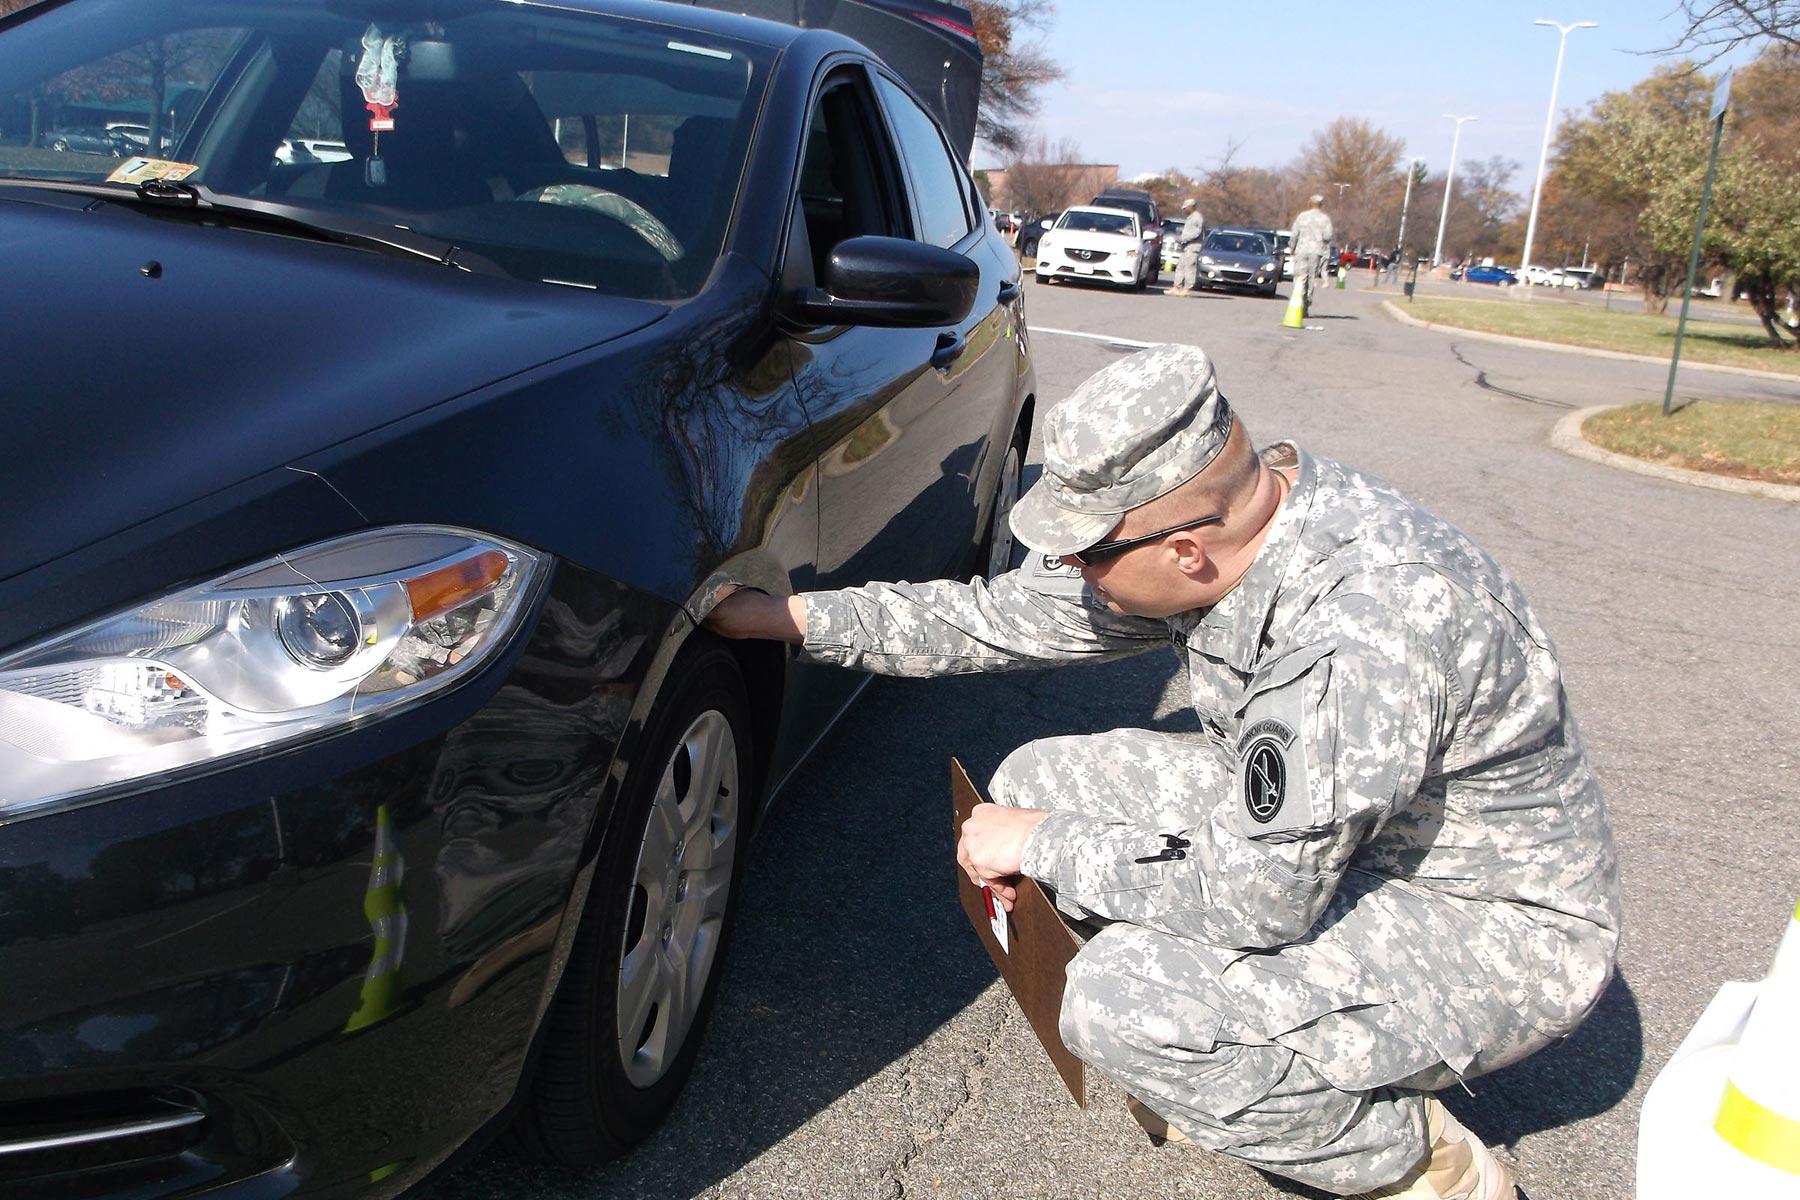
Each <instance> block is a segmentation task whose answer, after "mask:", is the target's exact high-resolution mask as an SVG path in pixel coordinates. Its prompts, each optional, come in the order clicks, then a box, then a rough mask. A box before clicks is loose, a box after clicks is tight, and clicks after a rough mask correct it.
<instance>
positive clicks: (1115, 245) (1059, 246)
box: [1034, 206, 1155, 291]
mask: <svg viewBox="0 0 1800 1200" xmlns="http://www.w3.org/2000/svg"><path fill="white" fill-rule="evenodd" d="M1150 245H1151V243H1149V242H1148V241H1146V240H1145V238H1144V235H1143V227H1142V226H1140V225H1139V224H1138V217H1137V214H1136V213H1134V212H1129V211H1127V210H1125V209H1122V208H1100V207H1096V206H1080V207H1076V208H1070V209H1065V210H1064V211H1063V214H1062V216H1060V217H1058V218H1057V220H1056V225H1055V226H1054V227H1053V228H1051V229H1050V230H1049V231H1048V232H1047V233H1045V234H1043V235H1042V236H1041V237H1039V239H1038V247H1037V250H1038V252H1037V266H1036V268H1035V275H1034V278H1036V280H1037V281H1038V282H1039V283H1052V282H1054V281H1056V280H1058V279H1087V280H1094V281H1096V282H1099V283H1109V284H1112V285H1113V286H1115V287H1122V288H1129V289H1131V290H1132V291H1142V290H1143V288H1144V285H1145V284H1147V283H1148V282H1149V281H1150V279H1151V278H1152V277H1153V276H1154V273H1155V267H1153V266H1150V265H1149V264H1148V263H1147V262H1146V261H1145V255H1146V254H1147V253H1149V252H1150V251H1149V250H1147V249H1146V247H1148V246H1150Z"/></svg>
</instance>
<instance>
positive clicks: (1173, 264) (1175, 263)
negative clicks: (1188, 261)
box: [1158, 217, 1182, 272]
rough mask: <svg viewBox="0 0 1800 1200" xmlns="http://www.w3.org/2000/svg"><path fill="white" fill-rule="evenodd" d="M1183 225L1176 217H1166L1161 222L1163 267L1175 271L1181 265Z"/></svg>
mask: <svg viewBox="0 0 1800 1200" xmlns="http://www.w3.org/2000/svg"><path fill="white" fill-rule="evenodd" d="M1181 226H1182V222H1180V221H1177V220H1176V219H1175V218H1174V217H1164V218H1163V219H1162V221H1161V222H1160V224H1159V230H1158V232H1159V235H1160V238H1161V242H1162V245H1161V261H1162V269H1163V270H1165V271H1171V272H1172V271H1175V270H1177V269H1179V268H1180V266H1181Z"/></svg>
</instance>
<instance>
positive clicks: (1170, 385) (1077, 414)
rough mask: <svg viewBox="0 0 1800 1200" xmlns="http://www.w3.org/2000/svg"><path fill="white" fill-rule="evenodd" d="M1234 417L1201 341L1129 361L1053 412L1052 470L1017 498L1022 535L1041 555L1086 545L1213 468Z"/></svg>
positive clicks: (1016, 529) (1047, 441)
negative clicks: (1135, 511) (1128, 515)
mask: <svg viewBox="0 0 1800 1200" xmlns="http://www.w3.org/2000/svg"><path fill="white" fill-rule="evenodd" d="M1231 420H1232V418H1231V406H1230V405H1229V404H1227V403H1226V402H1225V397H1224V396H1221V395H1220V394H1219V389H1218V386H1217V384H1216V383H1215V382H1214V379H1213V366H1212V362H1211V360H1209V359H1208V358H1207V357H1206V353H1205V352H1204V351H1202V350H1201V349H1200V348H1199V347H1198V346H1181V345H1165V346H1152V347H1151V348H1150V349H1148V350H1141V351H1139V352H1138V353H1136V354H1133V355H1132V356H1131V357H1129V358H1124V359H1120V360H1119V361H1118V362H1116V363H1113V364H1112V365H1111V366H1109V367H1106V368H1105V369H1103V370H1101V371H1099V372H1097V373H1096V374H1094V375H1093V376H1091V377H1089V378H1088V379H1087V380H1086V381H1085V382H1084V383H1082V384H1081V386H1079V387H1077V388H1076V389H1075V390H1074V391H1073V392H1071V393H1070V394H1069V396H1068V398H1067V399H1066V400H1064V401H1063V402H1062V403H1060V404H1058V405H1057V406H1056V407H1055V408H1053V409H1051V410H1050V414H1049V416H1047V417H1046V418H1045V419H1044V473H1043V475H1042V476H1040V477H1039V479H1038V481H1037V483H1035V484H1034V485H1032V488H1031V490H1030V491H1028V492H1026V493H1025V495H1023V496H1022V497H1020V498H1019V502H1018V503H1017V504H1016V505H1014V506H1013V510H1012V515H1011V523H1012V530H1013V533H1014V535H1016V536H1017V537H1018V539H1019V540H1020V541H1021V542H1024V543H1025V544H1026V545H1027V546H1029V547H1031V548H1032V549H1033V550H1036V551H1037V552H1038V553H1040V554H1072V553H1074V552H1075V551H1077V550H1085V549H1087V548H1088V547H1089V546H1092V545H1093V544H1094V543H1095V542H1098V541H1101V540H1103V539H1104V538H1105V537H1106V535H1107V534H1108V533H1111V532H1112V530H1113V528H1114V527H1115V526H1117V525H1118V523H1119V521H1120V519H1121V518H1123V517H1124V515H1125V513H1126V512H1128V511H1129V510H1131V509H1134V508H1137V507H1138V506H1139V505H1142V504H1148V503H1149V502H1150V501H1152V500H1154V499H1156V498H1157V497H1158V496H1161V495H1164V494H1165V493H1167V492H1170V491H1173V490H1174V489H1175V488H1177V487H1179V486H1180V485H1181V484H1183V483H1186V482H1187V481H1188V480H1190V479H1192V478H1193V477H1194V476H1196V475H1198V474H1199V473H1200V472H1201V471H1203V470H1205V469H1206V467H1207V465H1208V464H1209V463H1211V462H1212V460H1213V459H1215V458H1217V457H1218V456H1219V451H1221V450H1223V449H1224V448H1225V439H1226V438H1227V437H1229V436H1230V434H1231Z"/></svg>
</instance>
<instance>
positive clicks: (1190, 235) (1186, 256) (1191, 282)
mask: <svg viewBox="0 0 1800 1200" xmlns="http://www.w3.org/2000/svg"><path fill="white" fill-rule="evenodd" d="M1205 239H1206V218H1205V217H1203V216H1201V215H1200V210H1199V209H1197V208H1196V209H1192V210H1191V211H1189V213H1188V215H1187V217H1186V218H1185V219H1184V220H1183V221H1182V222H1181V232H1180V233H1179V234H1177V235H1176V237H1175V245H1176V246H1177V247H1179V248H1180V256H1179V257H1178V258H1177V259H1176V263H1175V288H1176V290H1177V291H1182V292H1190V291H1193V290H1194V288H1196V287H1198V286H1200V244H1201V242H1203V241H1204V240H1205Z"/></svg>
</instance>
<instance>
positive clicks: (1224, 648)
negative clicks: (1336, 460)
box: [1178, 442, 1318, 675]
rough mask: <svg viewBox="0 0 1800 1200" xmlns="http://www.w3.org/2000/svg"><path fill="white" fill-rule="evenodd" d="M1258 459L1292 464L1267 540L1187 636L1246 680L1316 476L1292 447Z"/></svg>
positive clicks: (1275, 448)
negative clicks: (1239, 577) (1290, 481)
mask: <svg viewBox="0 0 1800 1200" xmlns="http://www.w3.org/2000/svg"><path fill="white" fill-rule="evenodd" d="M1262 458H1263V461H1264V462H1265V463H1267V464H1269V465H1270V466H1272V467H1274V466H1284V465H1287V464H1293V465H1294V470H1293V475H1294V482H1293V485H1292V486H1291V487H1289V488H1288V494H1287V496H1286V498H1285V499H1283V500H1282V502H1281V507H1280V508H1279V509H1277V510H1276V512H1275V523H1274V525H1273V526H1271V527H1270V529H1269V536H1268V537H1267V538H1265V539H1263V544H1262V548H1261V549H1260V550H1258V551H1257V552H1256V559H1255V561H1253V562H1252V563H1251V564H1250V569H1249V570H1248V571H1246V572H1245V573H1244V578H1243V579H1242V580H1240V581H1239V582H1238V585H1237V586H1236V587H1235V588H1233V589H1231V593H1230V594H1229V595H1227V596H1226V597H1225V598H1224V599H1223V600H1221V601H1219V602H1218V603H1217V604H1215V605H1213V606H1212V607H1211V608H1208V609H1204V610H1202V611H1201V612H1200V614H1199V619H1198V620H1197V621H1195V623H1194V625H1193V629H1192V632H1190V633H1189V634H1188V645H1190V646H1194V647H1197V648H1198V649H1199V650H1201V651H1202V652H1203V653H1205V654H1207V655H1208V656H1210V657H1212V658H1217V659H1221V660H1223V661H1224V662H1226V663H1228V664H1229V665H1230V666H1231V667H1233V668H1234V669H1236V670H1238V671H1240V672H1242V673H1244V674H1246V675H1247V674H1250V673H1251V672H1252V671H1254V670H1255V669H1256V660H1257V657H1258V656H1259V655H1260V653H1261V651H1262V637H1263V631H1264V630H1265V629H1266V628H1268V624H1269V615H1270V612H1271V610H1272V609H1273V608H1274V607H1275V597H1276V596H1277V594H1279V592H1280V590H1281V584H1282V581H1283V580H1284V579H1285V578H1286V576H1287V572H1288V564H1289V563H1290V562H1291V561H1292V560H1293V557H1294V551H1295V549H1296V548H1297V547H1298V546H1299V545H1300V535H1301V533H1302V531H1303V530H1304V529H1305V528H1306V525H1307V522H1308V518H1309V517H1310V516H1311V515H1312V506H1313V497H1314V495H1315V493H1316V492H1317V490H1318V471H1317V469H1316V467H1315V466H1314V463H1313V457H1312V455H1310V454H1308V453H1307V452H1306V451H1304V450H1302V449H1300V448H1299V447H1298V446H1296V445H1294V444H1293V443H1292V442H1276V443H1275V444H1274V445H1272V446H1270V447H1268V448H1267V449H1265V450H1264V451H1263V452H1262ZM1178 619H1179V618H1178ZM1190 619H1191V617H1190Z"/></svg>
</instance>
